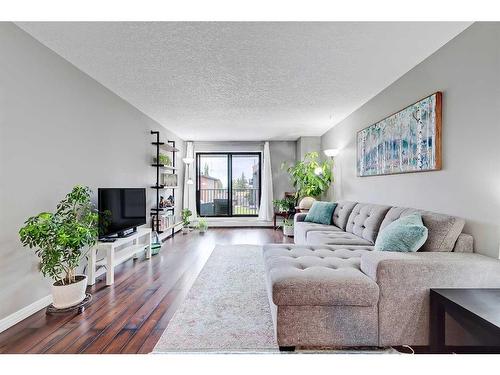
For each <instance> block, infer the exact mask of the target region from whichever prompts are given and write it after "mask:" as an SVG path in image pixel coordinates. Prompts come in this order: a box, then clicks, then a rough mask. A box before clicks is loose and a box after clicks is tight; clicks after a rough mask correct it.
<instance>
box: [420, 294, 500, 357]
mask: <svg viewBox="0 0 500 375" xmlns="http://www.w3.org/2000/svg"><path fill="white" fill-rule="evenodd" d="M445 313H448V314H449V315H450V316H452V317H453V318H454V319H456V320H457V321H460V322H465V323H466V326H467V327H468V329H467V331H469V332H470V333H472V334H473V335H474V336H475V338H477V339H478V341H480V342H481V343H485V344H484V345H481V346H463V347H456V346H455V347H447V346H446V345H445ZM429 328H430V332H429V340H430V350H431V352H433V353H449V352H460V353H500V289H431V291H430V325H429Z"/></svg>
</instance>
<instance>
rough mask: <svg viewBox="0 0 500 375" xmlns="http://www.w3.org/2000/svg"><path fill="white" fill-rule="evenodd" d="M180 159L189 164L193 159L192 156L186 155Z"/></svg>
mask: <svg viewBox="0 0 500 375" xmlns="http://www.w3.org/2000/svg"><path fill="white" fill-rule="evenodd" d="M182 161H183V162H184V164H191V163H192V162H193V161H194V158H189V157H186V158H183V159H182Z"/></svg>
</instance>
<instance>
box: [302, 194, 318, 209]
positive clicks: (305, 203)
mask: <svg viewBox="0 0 500 375" xmlns="http://www.w3.org/2000/svg"><path fill="white" fill-rule="evenodd" d="M314 202H316V199H315V198H313V197H304V198H302V199H301V200H300V202H299V208H300V210H304V211H305V210H309V209H310V208H311V206H312V205H313V203H314Z"/></svg>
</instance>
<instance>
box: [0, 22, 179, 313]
mask: <svg viewBox="0 0 500 375" xmlns="http://www.w3.org/2000/svg"><path fill="white" fill-rule="evenodd" d="M0 125H1V126H0V142H1V145H0V170H1V174H2V179H1V185H0V202H1V207H0V213H1V214H0V220H1V221H0V286H1V287H0V301H2V303H1V304H0V319H2V318H4V317H6V316H8V315H10V314H11V313H13V312H15V311H17V310H19V309H21V308H22V307H25V306H27V305H29V304H31V303H33V302H35V301H37V300H38V299H40V298H43V297H45V296H47V295H48V294H49V293H50V289H49V285H50V282H49V281H48V280H44V279H43V278H42V276H41V275H40V273H39V272H38V270H37V265H38V261H37V258H36V256H35V255H33V252H32V251H31V250H29V249H24V248H22V246H21V244H20V243H19V239H18V235H17V232H18V230H19V228H20V227H21V226H22V224H23V222H24V220H25V219H26V218H28V217H29V216H32V215H34V214H37V213H39V212H41V211H47V210H54V208H55V205H56V204H57V202H58V201H59V200H60V199H62V198H63V197H64V195H65V194H66V193H67V192H69V191H70V190H71V188H72V187H73V186H74V185H75V184H84V185H88V186H90V187H91V188H92V189H96V188H97V187H111V186H116V187H120V186H123V187H148V186H149V185H151V184H152V182H153V178H154V170H153V168H152V167H150V166H149V165H150V163H151V155H152V146H151V143H150V142H151V141H152V139H151V135H150V134H149V132H150V130H152V129H158V130H161V131H162V134H163V135H164V137H165V138H167V137H168V138H170V139H173V140H176V141H177V143H178V146H180V148H181V149H182V148H183V142H182V141H181V140H180V139H179V138H177V137H175V136H174V135H173V134H171V133H169V132H167V131H166V130H165V129H163V128H162V127H161V126H160V125H159V124H158V123H156V122H154V121H153V120H151V119H150V118H149V117H147V116H145V115H144V114H143V113H141V112H139V111H138V110H137V109H135V108H134V107H132V106H131V105H129V104H128V103H127V102H125V101H124V100H122V99H121V98H119V97H118V96H116V95H115V94H113V93H112V92H110V91H109V90H107V89H106V88H104V87H103V86H102V85H100V84H99V83H97V82H96V81H94V80H93V79H91V78H90V77H88V76H87V75H85V74H84V73H82V72H81V71H79V70H78V69H76V68H75V67H74V66H73V65H71V64H69V63H68V62H67V61H65V60H64V59H62V58H61V57H59V56H58V55H56V54H55V53H53V52H52V51H50V50H49V49H48V48H46V47H44V46H43V45H42V44H40V43H38V42H37V41H36V40H35V39H33V38H32V37H31V36H29V35H28V34H26V33H25V32H24V31H22V30H21V29H19V28H18V27H16V26H15V25H13V24H12V23H0ZM178 162H180V158H179V159H178ZM181 174H182V173H181ZM180 177H181V181H182V176H180ZM149 190H151V189H147V191H148V203H149V204H151V203H152V201H151V198H152V194H151V196H149V195H150V194H149V193H150V192H149ZM179 195H180V194H179ZM181 198H182V197H180V196H179V197H178V198H177V199H178V201H179V202H182V200H181Z"/></svg>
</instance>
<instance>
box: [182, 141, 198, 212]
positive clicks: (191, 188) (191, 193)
mask: <svg viewBox="0 0 500 375" xmlns="http://www.w3.org/2000/svg"><path fill="white" fill-rule="evenodd" d="M184 159H191V163H189V164H186V163H185V162H184ZM183 164H184V190H183V194H182V198H183V208H189V209H190V210H191V212H192V213H193V216H192V218H196V185H195V181H196V176H195V175H194V174H195V159H194V145H193V142H186V156H185V158H183ZM190 182H191V183H190Z"/></svg>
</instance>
